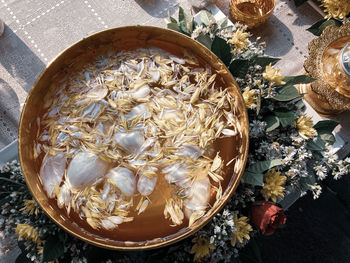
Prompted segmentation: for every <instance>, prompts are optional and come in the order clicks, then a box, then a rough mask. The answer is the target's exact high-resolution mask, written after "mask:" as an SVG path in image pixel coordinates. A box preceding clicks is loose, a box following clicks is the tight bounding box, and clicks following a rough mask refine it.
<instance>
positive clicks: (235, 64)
mask: <svg viewBox="0 0 350 263" xmlns="http://www.w3.org/2000/svg"><path fill="white" fill-rule="evenodd" d="M248 69H249V61H248V60H247V59H235V60H233V61H232V62H231V64H230V66H229V70H230V72H231V74H232V75H233V76H234V77H236V78H241V79H243V78H244V77H245V75H246V74H247V72H248Z"/></svg>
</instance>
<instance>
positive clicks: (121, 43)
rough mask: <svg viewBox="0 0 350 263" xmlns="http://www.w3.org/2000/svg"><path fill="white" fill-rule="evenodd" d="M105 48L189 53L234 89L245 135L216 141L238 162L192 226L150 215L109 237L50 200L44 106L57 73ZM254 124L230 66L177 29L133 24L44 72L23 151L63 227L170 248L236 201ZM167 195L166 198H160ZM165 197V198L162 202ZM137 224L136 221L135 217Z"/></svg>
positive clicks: (35, 190)
mask: <svg viewBox="0 0 350 263" xmlns="http://www.w3.org/2000/svg"><path fill="white" fill-rule="evenodd" d="M101 46H103V47H104V46H106V47H109V46H111V47H114V48H115V49H116V50H119V51H120V50H132V49H136V48H142V47H143V48H147V47H159V48H161V49H164V50H166V51H169V52H171V53H173V54H175V55H178V56H183V54H184V51H185V50H188V51H189V52H191V53H192V54H193V55H194V56H196V57H197V58H198V59H199V61H202V62H204V63H207V64H208V65H209V66H210V67H211V68H212V69H213V71H214V72H218V74H219V75H220V76H221V78H222V83H224V85H225V86H226V87H227V88H228V89H229V92H230V93H231V95H232V96H233V97H234V98H235V100H236V103H237V105H238V106H237V111H236V114H237V117H238V120H239V126H240V128H239V132H240V133H241V136H235V137H230V138H225V139H224V140H221V141H218V142H217V143H215V145H214V146H215V148H216V150H218V151H220V155H221V157H222V158H223V159H224V160H225V161H227V160H231V159H232V158H233V157H237V159H236V160H235V161H234V162H233V163H232V164H231V165H229V166H227V167H225V170H224V173H225V176H224V181H223V182H222V187H223V195H222V198H221V199H220V200H219V201H218V202H217V204H216V205H214V206H212V207H211V208H210V209H209V210H208V211H207V213H206V214H205V215H204V216H203V217H202V218H201V219H199V220H198V221H196V222H195V223H194V224H193V225H191V227H187V225H181V226H177V227H173V228H171V231H170V232H169V223H170V221H169V222H166V223H167V224H165V223H164V222H163V223H162V222H161V221H162V220H163V221H165V220H164V216H163V217H162V220H160V216H159V214H156V213H154V214H150V215H149V216H148V217H147V218H143V219H142V220H140V221H139V222H140V223H139V224H134V225H133V226H132V227H130V225H129V223H125V224H121V225H120V226H119V228H118V229H117V230H115V232H112V231H110V232H108V233H105V232H103V231H99V230H94V229H92V228H89V226H88V225H87V224H86V223H85V225H84V224H83V223H84V222H83V221H82V220H79V217H78V216H75V217H74V216H72V215H71V216H70V217H68V216H67V214H66V212H65V211H64V210H63V209H60V208H59V207H58V206H57V202H56V201H55V200H53V199H49V198H48V196H47V195H46V193H45V191H44V189H43V186H42V184H41V182H40V180H39V170H40V165H41V162H40V160H38V159H35V158H34V147H35V141H36V136H37V132H38V127H37V124H36V118H37V117H38V116H40V115H41V114H42V113H43V112H44V108H43V104H44V102H45V101H46V100H49V99H53V98H52V96H53V95H52V94H54V93H53V92H52V91H51V90H50V89H49V87H50V83H52V78H53V77H54V76H55V75H56V76H57V73H59V72H60V73H61V74H62V72H63V73H64V72H65V70H67V68H68V67H67V66H68V65H71V64H72V62H75V63H76V62H77V61H80V60H79V56H80V55H82V54H86V53H87V52H88V53H93V52H94V51H95V50H97V49H98V48H100V47H101ZM248 143H249V122H248V114H247V111H246V107H245V104H244V100H243V97H242V94H241V92H240V90H239V88H238V86H237V84H236V82H235V80H234V78H233V77H232V75H231V74H230V72H229V71H228V69H227V68H226V67H225V65H224V64H223V63H222V62H221V61H220V59H219V58H217V57H216V56H215V55H214V54H213V53H211V52H210V51H208V49H207V48H206V47H204V46H203V45H202V44H200V43H199V42H197V41H194V40H193V39H191V38H189V37H187V36H185V35H183V34H180V33H177V32H175V31H171V30H167V29H162V28H157V27H150V26H129V27H120V28H114V29H109V30H105V31H102V32H99V33H96V34H94V35H91V36H89V37H87V38H85V39H83V40H81V41H79V42H77V43H75V44H73V45H72V46H71V47H69V48H68V49H66V50H65V51H63V52H62V53H61V54H60V55H59V56H58V57H57V58H56V59H54V60H53V61H52V62H51V63H50V64H49V65H48V66H47V68H46V69H45V70H44V71H43V72H42V73H41V75H40V76H39V78H38V80H37V81H36V83H35V84H34V86H33V88H32V89H31V91H30V93H29V95H28V97H27V100H26V102H25V105H24V107H23V111H22V115H21V121H20V127H19V135H18V151H19V157H20V162H21V167H22V171H23V174H24V178H25V180H26V183H27V185H28V188H29V189H30V191H31V193H32V195H33V196H34V198H35V199H36V200H37V202H38V203H39V205H40V206H41V208H42V209H43V210H44V211H45V212H46V214H47V215H48V216H49V217H50V218H51V219H52V220H53V221H54V222H55V223H56V224H57V225H59V226H60V227H61V228H63V229H64V230H66V231H67V232H68V233H70V234H72V235H74V236H76V237H78V238H80V239H82V240H84V241H86V242H89V243H91V244H93V245H96V246H100V247H103V248H107V249H120V250H135V249H150V248H158V247H161V246H165V245H168V244H171V243H174V242H177V241H179V240H181V239H183V238H185V237H188V236H189V235H192V234H193V233H195V232H196V231H198V230H199V229H200V228H201V227H203V226H204V225H205V224H207V223H208V222H209V221H210V220H211V218H212V217H213V216H214V215H215V214H216V213H217V212H218V211H220V210H221V209H222V208H223V206H224V205H225V204H226V202H227V201H228V200H229V199H230V197H231V196H232V194H233V193H234V191H235V189H236V188H237V186H238V184H239V182H240V179H241V177H242V175H243V172H244V167H245V163H246V159H247V155H248ZM160 197H161V196H160ZM160 197H159V198H160ZM210 202H211V204H213V203H214V202H215V192H213V193H211V201H210ZM135 221H136V219H135Z"/></svg>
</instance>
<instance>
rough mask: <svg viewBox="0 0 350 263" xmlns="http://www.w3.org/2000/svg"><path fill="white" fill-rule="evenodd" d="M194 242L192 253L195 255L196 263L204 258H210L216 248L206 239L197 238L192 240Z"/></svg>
mask: <svg viewBox="0 0 350 263" xmlns="http://www.w3.org/2000/svg"><path fill="white" fill-rule="evenodd" d="M192 242H193V243H195V244H194V245H193V247H192V249H191V251H190V253H191V254H194V261H199V260H201V259H202V258H204V257H206V256H209V254H210V249H214V248H215V246H214V245H213V244H211V243H210V242H209V239H208V238H205V237H195V238H194V239H192Z"/></svg>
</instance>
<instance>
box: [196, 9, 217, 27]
mask: <svg viewBox="0 0 350 263" xmlns="http://www.w3.org/2000/svg"><path fill="white" fill-rule="evenodd" d="M199 18H200V20H201V21H202V23H203V24H204V25H206V26H208V25H209V24H210V23H212V22H215V21H216V20H215V18H214V16H213V15H212V14H211V13H210V12H209V11H207V10H202V11H200V12H199Z"/></svg>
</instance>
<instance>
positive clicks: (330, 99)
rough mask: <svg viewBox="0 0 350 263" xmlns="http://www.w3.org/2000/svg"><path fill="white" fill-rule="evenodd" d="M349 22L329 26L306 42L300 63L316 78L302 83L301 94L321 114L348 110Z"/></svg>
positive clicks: (349, 96)
mask: <svg viewBox="0 0 350 263" xmlns="http://www.w3.org/2000/svg"><path fill="white" fill-rule="evenodd" d="M349 43H350V22H348V23H345V24H344V25H342V26H341V27H336V26H329V27H326V29H325V30H324V31H323V32H322V34H321V36H320V37H318V38H316V39H313V40H312V41H311V42H310V43H309V45H308V48H309V56H308V58H307V59H306V61H305V63H304V68H305V70H306V72H308V73H309V74H310V76H311V77H313V78H315V79H316V81H314V82H313V83H311V84H309V85H307V86H306V85H302V86H303V93H305V96H304V98H305V99H306V101H307V102H308V103H309V104H310V105H311V106H312V107H313V108H314V110H315V111H317V112H318V113H319V114H320V115H322V116H329V117H330V116H335V115H338V114H340V113H342V112H344V111H350V75H349V73H350V72H349V69H348V67H349V66H350V64H349V62H348V60H349V55H348V54H349V53H348V52H349Z"/></svg>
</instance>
